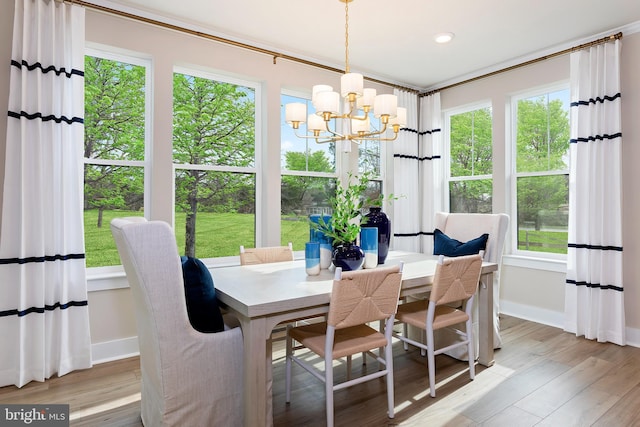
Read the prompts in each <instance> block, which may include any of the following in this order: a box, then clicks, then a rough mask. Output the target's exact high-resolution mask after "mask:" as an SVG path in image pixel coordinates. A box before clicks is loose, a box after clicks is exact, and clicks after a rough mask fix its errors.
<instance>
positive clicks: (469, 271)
mask: <svg viewBox="0 0 640 427" xmlns="http://www.w3.org/2000/svg"><path fill="white" fill-rule="evenodd" d="M481 269H482V256H481V255H479V254H478V255H467V256H460V257H455V258H445V257H444V256H442V255H441V256H440V257H439V259H438V264H437V266H436V273H435V276H434V278H433V287H432V289H431V294H430V295H429V300H418V301H413V302H409V303H406V304H400V305H399V306H398V313H397V314H396V319H397V321H398V322H399V323H403V324H409V325H411V326H415V327H417V328H419V329H421V330H423V331H424V332H425V334H426V344H424V343H423V342H420V341H416V340H413V339H411V338H410V337H409V336H407V335H406V334H400V333H394V335H393V336H394V337H395V338H398V339H400V340H402V341H404V342H405V343H409V344H411V345H414V346H416V347H418V348H420V349H422V350H426V352H427V364H428V370H429V389H430V394H431V397H436V389H435V356H436V355H438V354H441V353H444V352H445V351H448V350H451V349H452V348H454V347H459V346H466V347H467V351H468V352H469V360H468V362H469V376H470V377H471V379H472V380H473V379H474V377H475V356H474V351H475V345H474V338H473V336H474V335H473V329H474V328H473V324H472V316H471V311H472V307H473V299H474V296H475V295H476V292H477V290H478V282H479V281H480V272H481ZM454 301H462V302H463V304H462V309H459V308H456V307H453V306H450V305H448V304H449V303H451V302H454ZM460 326H464V328H463V329H461V328H460ZM443 328H451V329H453V330H454V331H455V332H456V333H457V334H458V335H459V336H460V340H458V341H455V342H454V343H452V344H449V345H447V346H446V347H441V348H438V349H436V348H435V343H434V331H435V330H440V329H443ZM405 330H406V329H405Z"/></svg>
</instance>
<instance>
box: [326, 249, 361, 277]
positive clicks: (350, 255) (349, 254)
mask: <svg viewBox="0 0 640 427" xmlns="http://www.w3.org/2000/svg"><path fill="white" fill-rule="evenodd" d="M332 261H333V265H335V266H336V268H337V267H342V271H351V270H359V269H360V268H361V267H362V264H364V251H363V250H362V249H360V246H356V245H355V244H354V243H345V244H343V245H338V246H336V247H335V248H333V258H332Z"/></svg>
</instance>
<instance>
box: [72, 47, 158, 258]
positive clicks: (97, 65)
mask: <svg viewBox="0 0 640 427" xmlns="http://www.w3.org/2000/svg"><path fill="white" fill-rule="evenodd" d="M88 53H89V54H88V55H87V56H85V142H84V163H85V168H84V229H85V247H86V263H87V264H86V265H87V267H102V266H111V265H118V264H120V257H119V256H118V252H117V250H116V246H115V243H114V241H113V238H112V236H111V231H110V228H109V223H110V221H111V220H112V219H113V218H115V217H116V216H143V215H144V206H145V190H144V187H145V179H144V177H145V157H146V155H145V150H146V147H147V144H146V143H145V139H146V138H147V135H148V134H149V132H148V120H147V119H146V117H147V111H148V110H149V108H148V105H149V94H148V89H147V88H148V87H149V83H148V79H149V73H148V71H147V70H148V67H149V63H148V61H145V60H141V59H138V58H133V57H128V56H123V55H115V54H111V53H106V52H101V51H97V50H95V51H94V50H90V51H88Z"/></svg>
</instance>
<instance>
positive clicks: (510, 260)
mask: <svg viewBox="0 0 640 427" xmlns="http://www.w3.org/2000/svg"><path fill="white" fill-rule="evenodd" d="M502 265H508V266H512V267H520V268H531V269H535V270H545V271H552V272H556V273H566V272H567V261H565V260H560V259H549V258H535V257H529V256H522V255H503V256H502Z"/></svg>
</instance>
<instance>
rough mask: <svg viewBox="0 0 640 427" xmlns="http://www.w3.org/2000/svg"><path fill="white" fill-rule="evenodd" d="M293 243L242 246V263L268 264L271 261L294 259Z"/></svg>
mask: <svg viewBox="0 0 640 427" xmlns="http://www.w3.org/2000/svg"><path fill="white" fill-rule="evenodd" d="M293 259H294V258H293V244H292V243H291V242H289V245H287V246H269V247H264V248H245V247H244V246H240V265H253V264H266V263H270V262H282V261H293Z"/></svg>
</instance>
